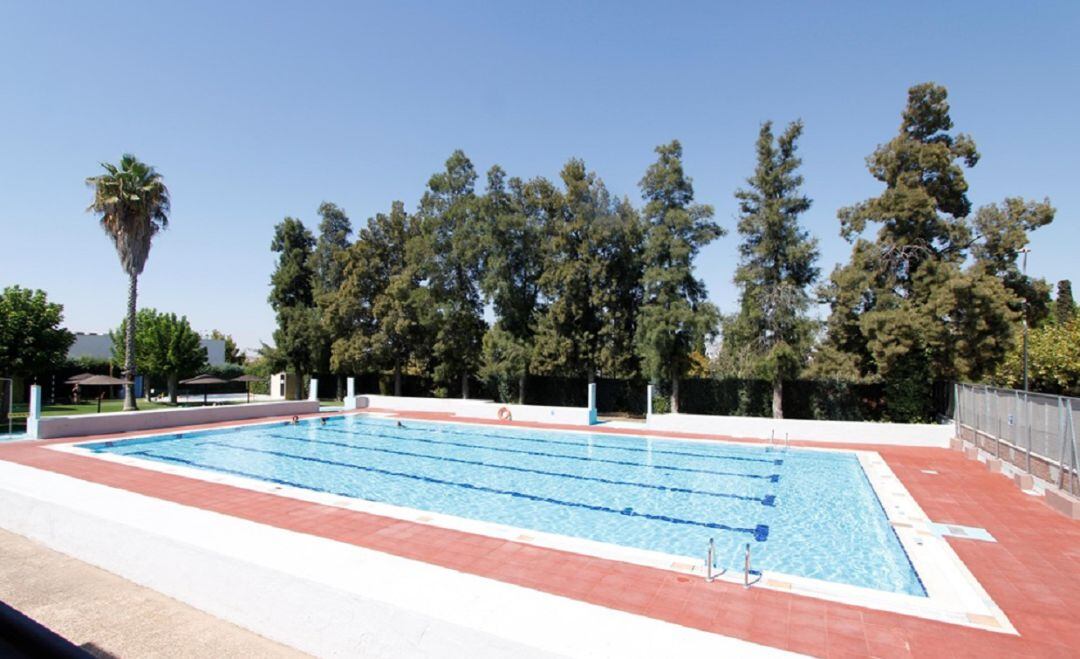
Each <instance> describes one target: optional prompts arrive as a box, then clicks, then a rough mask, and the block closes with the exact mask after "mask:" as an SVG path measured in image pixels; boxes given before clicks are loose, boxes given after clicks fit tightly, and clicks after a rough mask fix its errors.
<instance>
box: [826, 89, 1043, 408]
mask: <svg viewBox="0 0 1080 659" xmlns="http://www.w3.org/2000/svg"><path fill="white" fill-rule="evenodd" d="M947 97H948V94H947V92H946V90H945V88H944V87H942V86H940V85H936V84H933V83H925V84H920V85H916V86H914V87H912V88H911V89H910V90H909V92H908V103H907V107H906V108H905V109H904V112H903V114H902V118H901V123H900V130H899V133H898V135H897V136H896V137H894V138H893V139H892V140H890V141H889V142H887V143H886V144H883V145H881V146H879V147H878V148H877V150H875V151H874V153H873V154H872V155H871V156H870V157H869V158H868V160H867V165H868V168H869V170H870V173H871V175H873V177H874V178H875V179H877V180H878V181H880V182H882V183H883V184H884V186H885V188H884V190H883V191H882V192H881V194H880V195H878V196H876V197H873V198H871V199H868V200H866V201H863V202H860V203H857V204H855V205H853V206H849V207H847V208H843V209H841V210H840V211H839V214H838V215H839V218H840V224H841V235H843V236H844V237H845V238H847V239H848V240H849V241H852V242H853V245H854V246H853V249H852V256H851V260H850V262H849V263H848V264H847V265H843V266H838V267H837V268H836V269H835V270H834V271H833V273H832V275H831V277H830V280H829V282H828V283H827V284H826V285H825V286H824V287H823V290H822V293H823V296H824V298H825V299H826V300H827V301H828V303H829V304H830V306H831V308H832V312H831V314H830V316H829V320H828V325H827V339H826V343H825V345H824V346H822V348H821V350H820V351H818V353H817V354H816V355H815V363H814V365H813V368H812V369H811V372H812V373H815V374H818V375H829V376H832V377H838V376H845V377H856V378H872V379H874V378H880V379H883V380H884V381H885V382H886V384H887V399H888V404H889V405H890V407H891V409H890V411H889V415H890V417H891V418H896V419H919V418H927V417H928V416H929V403H930V386H931V384H932V382H933V381H934V380H936V379H940V380H948V379H966V380H980V379H982V378H984V377H987V376H989V375H991V374H992V373H993V371H994V369H995V368H996V367H997V365H998V364H1000V363H1001V360H1002V359H1003V358H1004V356H1005V353H1006V352H1007V351H1008V349H1009V348H1010V347H1011V345H1012V343H1013V340H1014V334H1015V328H1016V326H1017V324H1018V321H1019V318H1020V314H1021V311H1022V309H1023V308H1024V306H1025V305H1024V298H1025V297H1026V298H1027V300H1028V304H1029V305H1031V303H1032V301H1033V299H1034V298H1035V297H1037V296H1036V295H1034V294H1029V293H1025V291H1032V290H1034V289H1036V288H1038V287H1037V286H1036V284H1035V283H1033V282H1032V280H1030V279H1029V278H1027V277H1025V276H1023V275H1022V274H1020V273H1019V272H1018V271H1017V269H1016V265H1015V259H1016V255H1017V253H1018V252H1019V250H1020V249H1022V248H1023V247H1024V246H1025V245H1026V243H1027V234H1028V232H1029V231H1031V230H1033V229H1035V228H1038V227H1040V226H1044V225H1046V224H1048V223H1049V222H1050V221H1051V220H1052V219H1053V208H1052V207H1051V206H1050V205H1049V203H1048V202H1039V203H1035V202H1027V201H1024V200H1021V199H1016V198H1009V199H1006V200H1005V202H1004V203H1003V204H1002V205H1000V206H997V205H992V206H987V207H984V208H981V209H979V210H978V211H977V212H976V213H975V216H974V218H971V217H969V216H970V214H971V203H970V201H969V200H968V196H967V192H968V185H967V181H966V179H965V176H964V170H965V168H970V167H974V166H975V165H976V163H977V162H978V161H979V154H978V151H977V150H976V147H975V142H974V140H972V138H971V137H969V136H967V135H965V134H963V133H955V134H954V133H952V132H951V131H952V128H953V122H952V119H951V117H950V115H949V104H948V100H947ZM871 225H877V226H878V231H877V234H876V235H875V236H874V238H873V240H869V239H866V238H863V237H862V234H863V232H864V230H865V229H866V228H868V227H869V226H871ZM969 257H973V261H972V262H970V263H969V262H968V258H969ZM1032 306H1033V305H1032Z"/></svg>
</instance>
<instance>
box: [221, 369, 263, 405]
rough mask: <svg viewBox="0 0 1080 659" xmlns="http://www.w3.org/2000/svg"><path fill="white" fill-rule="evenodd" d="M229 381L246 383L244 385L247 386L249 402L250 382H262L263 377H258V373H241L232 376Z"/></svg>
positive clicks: (248, 400)
mask: <svg viewBox="0 0 1080 659" xmlns="http://www.w3.org/2000/svg"><path fill="white" fill-rule="evenodd" d="M229 381H230V382H244V383H246V384H245V386H246V388H247V402H249V403H250V402H251V383H252V382H262V381H263V378H260V377H259V376H258V375H247V374H244V375H241V376H240V377H238V378H233V379H232V380H229Z"/></svg>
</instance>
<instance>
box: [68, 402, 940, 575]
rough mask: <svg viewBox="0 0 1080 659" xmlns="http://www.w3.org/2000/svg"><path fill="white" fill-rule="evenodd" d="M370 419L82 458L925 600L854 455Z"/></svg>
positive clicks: (125, 446) (271, 428)
mask: <svg viewBox="0 0 1080 659" xmlns="http://www.w3.org/2000/svg"><path fill="white" fill-rule="evenodd" d="M403 424H404V425H403V426H401V427H399V426H398V425H397V421H394V420H390V419H380V418H372V417H359V416H347V417H335V418H331V419H329V420H328V421H327V423H326V424H325V425H323V424H321V423H320V422H319V421H317V420H312V421H304V422H301V423H300V424H297V425H291V424H275V425H261V426H252V427H246V428H237V429H228V430H218V431H203V432H196V433H185V434H183V435H165V436H158V437H147V438H139V439H131V440H117V441H112V442H94V443H89V444H82V445H81V446H82V447H83V448H86V449H90V450H92V451H94V452H97V453H107V454H114V455H124V456H130V457H132V458H139V459H145V460H152V461H156V462H161V463H166V464H172V465H180V466H184V467H193V468H197V469H203V470H208V471H213V472H218V473H224V474H231V475H234V476H241V477H246V478H253V479H258V480H261V481H267V482H272V483H277V484H281V485H287V486H291V487H297V488H303V489H307V490H313V491H317V492H327V493H332V494H336V495H342V496H348V497H355V498H358V499H365V500H369V501H377V502H383V503H388V504H393V505H396V506H403V507H408V508H414V509H418V510H424V511H432V512H436V513H442V514H447V515H454V516H458V517H463V518H468V519H474V520H480V521H484V522H492V523H497V524H504V525H509V526H513V527H517V528H521V529H532V530H536V531H541V532H546V533H554V534H559V535H563V536H571V537H576V538H584V539H588V540H594V541H599V542H605V543H611V544H616V545H621V546H624V547H632V548H639V549H645V550H651V551H657V552H663V553H665V554H672V555H676V556H686V557H692V558H700V556H701V555H702V554H703V551H704V547H705V545H706V543H707V541H708V539H709V538H713V539H714V540H715V542H716V547H717V563H718V565H719V566H721V567H726V568H730V569H733V570H741V567H742V557H743V548H744V547H745V545H746V543H750V544H751V545H752V549H753V558H754V565H755V567H757V568H759V569H762V570H764V571H774V572H781V573H785V574H790V575H798V576H803V577H809V578H814V579H823V580H826V581H832V582H838V583H844V584H851V585H855V586H863V587H867V588H873V589H877V590H882V591H888V592H894V593H903V594H908V595H916V596H923V597H925V595H926V591H925V589H924V588H923V586H922V583H921V582H920V580H919V577H918V575H917V574H916V572H915V570H914V569H913V568H912V565H911V563H910V561H909V560H908V557H907V554H906V553H905V552H904V549H903V547H902V546H901V544H900V542H899V540H898V538H897V536H896V534H895V533H894V531H893V529H892V527H891V526H890V524H889V521H888V519H887V518H886V516H885V513H884V510H883V509H882V507H881V504H880V503H879V501H878V499H877V496H876V495H875V494H874V491H873V489H872V488H871V486H870V483H869V481H868V480H867V477H866V475H865V473H864V471H863V468H862V466H861V465H860V463H859V461H858V458H857V456H856V455H855V453H852V452H846V451H816V450H805V449H791V450H787V451H770V450H767V449H766V448H764V447H760V446H749V445H739V444H728V443H718V442H717V443H711V442H687V441H676V440H668V439H650V438H645V437H631V436H621V435H611V434H598V433H584V432H559V431H547V430H532V429H520V428H508V427H499V426H486V425H475V426H470V425H465V424H450V423H434V422H423V421H414V420H406V421H404V422H403Z"/></svg>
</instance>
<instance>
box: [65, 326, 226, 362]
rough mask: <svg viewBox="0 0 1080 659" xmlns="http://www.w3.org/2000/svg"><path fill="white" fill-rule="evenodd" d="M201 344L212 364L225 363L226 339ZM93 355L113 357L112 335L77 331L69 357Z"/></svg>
mask: <svg viewBox="0 0 1080 659" xmlns="http://www.w3.org/2000/svg"><path fill="white" fill-rule="evenodd" d="M199 344H200V345H202V347H204V348H206V360H207V362H209V363H210V365H211V366H221V365H222V364H224V363H225V340H224V339H200V340H199ZM79 357H91V358H93V359H109V358H111V357H112V337H110V336H109V335H108V334H92V333H83V332H76V333H75V342H74V343H72V344H71V348H70V349H68V359H78V358H79Z"/></svg>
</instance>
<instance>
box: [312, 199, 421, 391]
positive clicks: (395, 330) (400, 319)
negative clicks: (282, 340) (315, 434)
mask: <svg viewBox="0 0 1080 659" xmlns="http://www.w3.org/2000/svg"><path fill="white" fill-rule="evenodd" d="M419 241H422V236H421V229H420V223H419V220H418V219H417V218H416V217H415V216H411V215H409V214H408V213H406V212H405V205H404V204H402V203H401V202H400V201H395V202H394V203H393V204H392V206H391V209H390V213H389V214H383V213H379V214H377V215H376V216H375V217H373V218H371V219H369V220H368V223H367V226H365V227H364V228H363V229H361V230H360V233H359V235H358V236H357V240H356V242H355V243H354V244H353V245H351V246H350V247H349V248H348V249H347V250H346V251H345V252H344V254H343V255H342V257H341V264H342V281H341V285H340V286H339V287H338V288H337V289H336V291H335V292H334V293H332V294H330V295H328V296H327V298H326V302H325V304H324V315H323V318H324V322H325V323H326V325H327V326H328V327H330V328H331V331H332V333H333V335H334V336H335V337H336V338H335V340H334V342H333V345H332V347H331V354H330V364H331V367H332V368H333V369H334V370H337V371H341V370H351V371H354V372H357V371H391V372H392V373H393V378H394V380H393V382H394V395H395V396H400V395H401V393H402V379H401V378H402V373H403V371H404V370H405V369H406V368H407V367H408V366H409V365H410V364H412V363H416V362H422V361H424V360H425V359H426V358H427V356H428V351H427V345H428V344H429V343H430V340H429V339H430V335H429V331H430V328H431V326H432V325H433V323H434V318H433V315H432V314H433V309H432V305H431V299H430V291H429V290H428V289H427V288H426V287H425V286H423V285H422V283H421V277H420V269H419V267H418V266H417V264H416V259H415V257H414V256H413V255H412V254H411V253H410V252H411V251H412V250H415V249H417V245H418V244H419Z"/></svg>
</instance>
